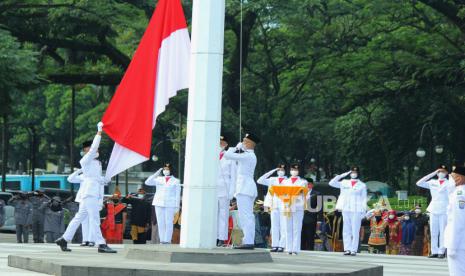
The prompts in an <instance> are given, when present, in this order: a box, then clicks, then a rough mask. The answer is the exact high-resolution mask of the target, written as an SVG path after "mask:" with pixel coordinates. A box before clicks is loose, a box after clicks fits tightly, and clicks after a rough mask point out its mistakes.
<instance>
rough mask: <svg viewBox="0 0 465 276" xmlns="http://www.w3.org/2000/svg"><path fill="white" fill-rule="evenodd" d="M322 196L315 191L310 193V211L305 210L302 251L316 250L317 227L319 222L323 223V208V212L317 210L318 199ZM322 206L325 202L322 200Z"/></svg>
mask: <svg viewBox="0 0 465 276" xmlns="http://www.w3.org/2000/svg"><path fill="white" fill-rule="evenodd" d="M319 196H321V194H320V193H319V192H317V191H315V190H314V189H312V191H311V192H310V198H309V200H308V203H307V204H308V209H309V210H310V211H307V210H305V212H304V219H303V224H302V239H301V249H302V250H314V249H315V234H316V225H317V222H318V221H321V220H322V218H323V206H320V207H321V210H318V209H317V205H318V197H319ZM320 202H321V203H320V204H322V203H323V200H322V199H320Z"/></svg>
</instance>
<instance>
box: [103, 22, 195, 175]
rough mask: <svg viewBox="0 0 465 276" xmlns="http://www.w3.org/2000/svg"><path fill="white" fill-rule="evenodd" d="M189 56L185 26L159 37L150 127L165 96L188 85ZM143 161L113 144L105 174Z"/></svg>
mask: <svg viewBox="0 0 465 276" xmlns="http://www.w3.org/2000/svg"><path fill="white" fill-rule="evenodd" d="M189 57H190V39H189V32H188V31H187V29H180V30H177V31H176V32H173V33H172V34H171V35H170V36H169V37H167V38H166V39H164V40H163V42H162V45H161V47H160V50H159V52H158V66H157V72H156V73H157V74H158V75H157V78H156V81H157V83H156V88H155V91H156V93H155V99H154V101H155V104H154V110H153V124H152V128H153V127H155V123H156V119H157V117H158V115H160V114H161V113H162V112H163V111H165V109H166V105H167V104H168V103H169V99H170V98H171V97H174V96H176V94H177V92H178V90H181V89H184V88H188V87H189ZM147 160H148V158H147V157H145V156H143V155H140V154H139V153H136V152H134V151H132V150H130V149H128V148H126V147H124V146H122V145H120V144H118V143H115V145H114V147H113V151H112V152H111V156H110V160H109V162H108V167H107V171H106V177H113V176H115V175H117V174H119V173H121V172H123V171H125V170H127V169H129V168H131V167H133V166H135V165H137V164H140V163H142V162H144V161H147Z"/></svg>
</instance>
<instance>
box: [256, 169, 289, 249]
mask: <svg viewBox="0 0 465 276" xmlns="http://www.w3.org/2000/svg"><path fill="white" fill-rule="evenodd" d="M277 170H278V169H274V170H271V171H269V172H267V173H265V174H264V175H262V176H261V177H260V178H259V179H258V180H257V183H258V184H261V185H265V186H268V187H271V186H282V185H283V184H284V183H285V180H286V179H287V177H286V176H283V177H270V176H271V175H272V174H273V173H274V172H276V171H277ZM280 202H281V200H280V199H279V197H277V196H272V195H271V194H270V193H269V192H268V193H267V194H266V196H265V200H264V203H263V206H264V207H268V208H270V209H271V213H270V219H271V247H273V248H276V247H281V248H284V247H285V244H286V239H285V236H284V234H285V222H284V221H281V203H280Z"/></svg>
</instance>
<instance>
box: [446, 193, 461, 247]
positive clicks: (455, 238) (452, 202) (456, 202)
mask: <svg viewBox="0 0 465 276" xmlns="http://www.w3.org/2000/svg"><path fill="white" fill-rule="evenodd" d="M464 233H465V185H461V186H457V187H455V190H454V191H452V192H451V194H450V197H449V205H448V208H447V226H446V230H445V234H444V244H445V247H446V248H447V250H448V251H447V252H449V251H457V250H465V234H464Z"/></svg>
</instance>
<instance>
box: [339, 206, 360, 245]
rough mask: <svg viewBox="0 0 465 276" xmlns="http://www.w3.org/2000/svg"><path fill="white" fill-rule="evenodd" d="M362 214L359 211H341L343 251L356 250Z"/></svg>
mask: <svg viewBox="0 0 465 276" xmlns="http://www.w3.org/2000/svg"><path fill="white" fill-rule="evenodd" d="M362 215H363V213H360V212H344V211H342V221H343V226H342V241H343V242H344V251H350V252H358V243H359V240H360V226H361V224H362Z"/></svg>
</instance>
